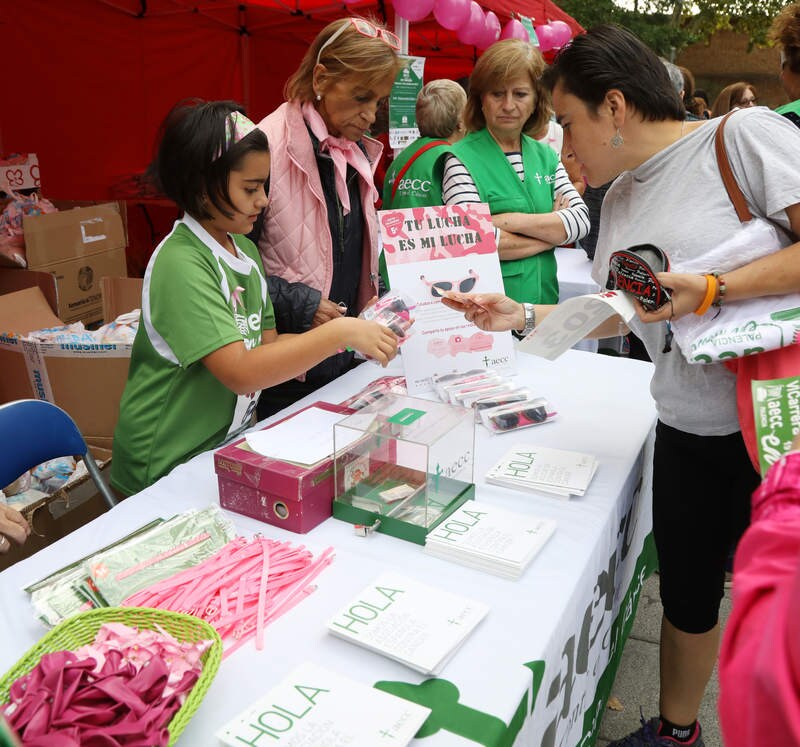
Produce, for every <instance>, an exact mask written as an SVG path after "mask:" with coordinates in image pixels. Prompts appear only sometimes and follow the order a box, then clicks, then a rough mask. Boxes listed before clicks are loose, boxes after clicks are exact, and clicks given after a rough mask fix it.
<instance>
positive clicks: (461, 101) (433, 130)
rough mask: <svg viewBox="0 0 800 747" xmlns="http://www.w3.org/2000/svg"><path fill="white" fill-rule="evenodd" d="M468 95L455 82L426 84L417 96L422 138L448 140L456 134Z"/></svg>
mask: <svg viewBox="0 0 800 747" xmlns="http://www.w3.org/2000/svg"><path fill="white" fill-rule="evenodd" d="M466 103H467V94H466V92H465V91H464V89H463V88H462V87H461V86H460V85H459V84H458V83H456V82H455V81H454V80H448V79H447V78H441V79H439V80H432V81H431V82H430V83H426V84H425V85H424V86H423V87H422V90H421V91H420V92H419V93H418V94H417V127H418V128H419V134H420V135H422V137H444V138H448V137H450V135H452V134H453V132H455V129H456V127H457V126H458V120H459V118H460V117H461V113H462V112H463V111H464V105H465V104H466Z"/></svg>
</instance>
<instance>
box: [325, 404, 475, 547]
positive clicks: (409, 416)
mask: <svg viewBox="0 0 800 747" xmlns="http://www.w3.org/2000/svg"><path fill="white" fill-rule="evenodd" d="M333 435H334V481H335V499H334V502H333V515H334V516H335V517H336V518H338V519H343V520H344V521H349V522H351V523H353V524H355V525H357V527H361V528H363V530H364V532H365V533H368V532H370V531H378V532H384V533H386V534H391V535H393V536H395V537H400V538H402V539H405V540H410V541H411V542H416V543H418V544H421V545H422V544H425V537H426V535H427V534H428V532H429V531H430V530H431V529H433V528H434V527H435V526H436V525H437V524H439V522H441V521H442V520H443V519H445V518H446V517H447V516H449V515H450V514H451V513H452V512H453V511H455V510H456V509H457V508H458V507H459V506H460V505H461V504H462V503H464V501H466V500H468V499H470V498H473V497H474V495H475V484H474V482H473V465H474V456H475V424H474V415H473V412H472V410H469V409H466V408H463V407H455V406H453V405H449V404H444V403H442V402H432V401H428V400H424V399H416V398H413V397H407V396H403V395H396V394H391V395H387V396H385V397H382V398H381V399H379V400H378V401H376V402H374V403H373V404H371V405H368V406H367V407H365V408H363V409H361V410H359V411H358V412H356V413H354V414H352V415H349V416H348V417H346V418H344V419H343V420H341V421H339V422H338V423H336V424H335V425H334V430H333Z"/></svg>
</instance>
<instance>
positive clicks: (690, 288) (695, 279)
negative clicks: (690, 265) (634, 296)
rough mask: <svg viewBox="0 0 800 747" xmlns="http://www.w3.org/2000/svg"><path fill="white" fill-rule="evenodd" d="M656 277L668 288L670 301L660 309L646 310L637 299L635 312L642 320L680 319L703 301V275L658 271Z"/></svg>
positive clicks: (704, 290) (648, 321) (704, 286)
mask: <svg viewBox="0 0 800 747" xmlns="http://www.w3.org/2000/svg"><path fill="white" fill-rule="evenodd" d="M656 279H657V280H658V282H659V283H661V285H663V286H664V287H665V288H668V289H669V291H670V295H671V296H672V301H671V302H670V301H667V303H665V304H664V305H663V306H662V307H661V308H660V309H656V310H655V311H646V310H645V309H644V307H643V306H642V305H641V304H640V303H639V302H638V301H637V302H635V305H636V314H637V316H638V317H639V319H641V320H642V321H643V322H647V323H650V322H663V321H665V320H669V319H680V318H681V317H682V316H686V315H687V314H691V313H693V312H694V310H695V309H697V308H698V307H699V306H700V304H701V303H702V302H703V299H704V298H705V295H706V279H705V276H704V275H692V274H689V273H683V272H659V273H656Z"/></svg>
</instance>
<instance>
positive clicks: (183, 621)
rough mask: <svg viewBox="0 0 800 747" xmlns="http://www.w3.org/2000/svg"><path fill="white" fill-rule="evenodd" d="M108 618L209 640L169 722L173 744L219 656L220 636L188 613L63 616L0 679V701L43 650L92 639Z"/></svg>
mask: <svg viewBox="0 0 800 747" xmlns="http://www.w3.org/2000/svg"><path fill="white" fill-rule="evenodd" d="M108 622H118V623H124V624H125V625H129V626H131V627H135V628H140V629H143V628H146V629H149V630H157V629H158V628H159V627H160V628H161V629H163V630H165V631H166V632H167V633H169V634H170V635H172V636H174V637H175V638H177V639H178V640H179V641H181V642H188V643H197V642H199V641H212V644H211V646H210V647H209V649H208V650H207V651H206V652H205V653H204V654H203V656H202V658H201V660H202V662H203V669H202V671H201V672H200V676H199V678H198V680H197V682H195V685H194V687H193V688H192V689H191V690H190V691H189V693H188V694H187V696H186V700H185V701H184V703H183V705H182V706H181V708H180V710H178V711H177V713H176V714H175V715H174V716H173V717H172V720H171V721H170V722H169V726H168V729H169V744H170V747H171V745H173V744H175V742H177V741H178V737H179V736H180V735H181V732H183V730H184V729H185V728H186V725H187V724H188V723H189V720H190V719H191V718H192V716H193V715H194V712H195V711H196V710H197V708H198V707H199V705H200V702H201V701H202V700H203V697H204V696H205V694H206V690H208V687H209V685H210V684H211V680H213V679H214V675H215V674H216V673H217V669H219V664H220V661H221V660H222V640H221V639H220V637H219V634H218V633H217V631H216V630H214V628H212V627H211V626H210V625H209V624H208V623H207V622H205V621H204V620H201V619H199V618H197V617H192V616H191V615H184V614H181V613H179V612H167V611H165V610H156V609H148V608H145V607H101V608H99V609H95V610H89V611H88V612H80V613H78V614H77V615H73V616H72V617H70V618H68V619H66V620H64V622H62V623H60V624H58V625H56V627H55V628H53V629H52V630H51V631H50V632H48V633H46V634H45V635H44V636H43V637H42V638H41V639H40V640H39V641H38V643H36V644H34V645H33V646H32V647H31V648H30V649H29V650H28V651H27V652H26V653H25V655H24V656H23V657H22V658H21V659H20V660H19V661H18V662H17V663H16V664H15V665H14V666H13V667H12V668H11V669H10V670H9V671H8V672H6V673H5V675H3V678H2V679H0V703H7V702H8V696H9V691H10V690H11V685H12V683H13V682H14V681H15V680H17V679H18V678H20V677H22V676H23V675H24V674H27V673H28V672H30V671H31V670H32V669H33V668H34V667H35V666H36V665H37V664H38V663H39V659H41V657H42V656H43V655H44V654H50V653H54V652H56V651H68V650H73V649H76V648H79V647H80V646H84V645H86V644H88V643H92V641H94V639H95V636H96V635H97V631H98V630H100V626H101V625H103V624H104V623H108Z"/></svg>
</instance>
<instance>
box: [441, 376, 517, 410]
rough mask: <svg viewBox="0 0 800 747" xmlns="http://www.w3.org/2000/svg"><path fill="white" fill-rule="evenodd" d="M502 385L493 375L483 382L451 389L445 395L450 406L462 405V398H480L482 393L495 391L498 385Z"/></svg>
mask: <svg viewBox="0 0 800 747" xmlns="http://www.w3.org/2000/svg"><path fill="white" fill-rule="evenodd" d="M502 383H503V379H502V378H501V377H500V376H497V375H494V376H491V377H487V378H486V379H484V380H483V381H479V382H476V383H473V384H465V385H463V386H459V387H452V388H450V389H449V390H448V392H447V394H448V396H449V397H450V404H451V405H463V404H464V398H465V397H470V396H476V395H477V396H482V395H483V394H484V393H486V392H488V391H489V390H491V389H496V388H497V387H498V385H500V384H502Z"/></svg>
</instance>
